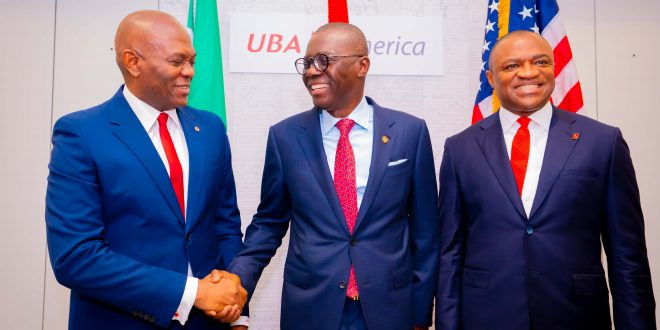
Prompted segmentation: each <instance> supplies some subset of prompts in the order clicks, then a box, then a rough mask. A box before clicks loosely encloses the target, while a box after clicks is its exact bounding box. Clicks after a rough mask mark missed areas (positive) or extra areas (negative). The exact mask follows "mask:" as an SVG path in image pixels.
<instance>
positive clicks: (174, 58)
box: [115, 10, 195, 111]
mask: <svg viewBox="0 0 660 330" xmlns="http://www.w3.org/2000/svg"><path fill="white" fill-rule="evenodd" d="M115 52H116V61H117V65H118V66H119V70H121V73H122V75H123V77H124V82H125V83H126V87H127V88H128V90H129V91H131V93H133V94H134V95H135V96H137V97H138V98H139V99H140V100H142V101H144V102H146V103H147V104H149V105H151V106H152V107H154V108H155V109H157V110H161V111H164V110H169V109H173V108H175V107H180V106H184V105H186V104H187V102H188V94H189V92H190V82H191V80H192V77H193V74H194V69H193V64H194V62H195V50H194V49H193V46H192V42H191V40H190V36H189V35H188V32H187V31H186V28H185V27H183V25H181V23H179V22H178V21H177V20H176V18H174V17H173V16H171V15H169V14H166V13H162V12H158V11H153V10H141V11H137V12H134V13H131V14H129V15H128V16H126V17H125V18H124V19H123V20H122V21H121V23H119V26H118V27H117V33H116V34H115Z"/></svg>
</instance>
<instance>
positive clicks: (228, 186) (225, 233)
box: [215, 117, 243, 269]
mask: <svg viewBox="0 0 660 330" xmlns="http://www.w3.org/2000/svg"><path fill="white" fill-rule="evenodd" d="M215 118H216V119H217V120H218V122H219V124H220V125H222V128H223V129H222V134H223V138H224V153H225V155H224V163H223V164H222V168H221V172H220V173H221V175H223V180H222V181H221V183H220V192H219V194H218V196H217V199H218V200H217V204H216V205H217V206H216V210H215V232H216V235H217V239H218V243H219V246H220V256H218V260H217V263H216V264H217V267H216V268H218V269H225V268H227V266H229V264H230V263H231V261H232V260H233V259H234V257H235V256H236V254H237V253H238V251H239V250H240V249H241V247H242V246H243V242H242V238H243V233H242V232H241V214H240V212H239V210H238V204H237V201H236V199H237V198H236V183H235V181H234V170H233V169H232V164H231V148H230V146H229V139H228V138H227V135H226V133H225V130H224V125H223V124H222V121H221V120H220V118H218V117H215Z"/></svg>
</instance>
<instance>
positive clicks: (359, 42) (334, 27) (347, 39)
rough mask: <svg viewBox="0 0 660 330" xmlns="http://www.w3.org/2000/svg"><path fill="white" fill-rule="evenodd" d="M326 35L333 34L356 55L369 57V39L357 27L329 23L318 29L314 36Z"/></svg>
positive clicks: (347, 24)
mask: <svg viewBox="0 0 660 330" xmlns="http://www.w3.org/2000/svg"><path fill="white" fill-rule="evenodd" d="M326 33H327V34H332V35H333V37H334V38H339V40H340V41H341V42H342V43H344V44H346V45H347V46H348V47H347V49H349V50H350V51H352V52H353V53H354V54H360V55H367V53H368V48H367V38H366V37H365V36H364V33H362V30H360V28H358V27H357V26H355V25H353V24H349V23H328V24H325V25H321V26H320V27H319V28H318V29H316V31H314V33H312V36H314V35H315V34H326Z"/></svg>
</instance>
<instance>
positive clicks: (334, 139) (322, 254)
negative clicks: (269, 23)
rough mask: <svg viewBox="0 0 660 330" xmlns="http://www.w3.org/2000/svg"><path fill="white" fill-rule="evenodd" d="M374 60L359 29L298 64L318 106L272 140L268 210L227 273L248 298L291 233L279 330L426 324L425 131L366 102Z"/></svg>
mask: <svg viewBox="0 0 660 330" xmlns="http://www.w3.org/2000/svg"><path fill="white" fill-rule="evenodd" d="M367 52H368V50H367V43H366V39H365V37H364V35H363V33H362V31H360V30H359V29H358V28H357V27H355V26H353V25H350V24H344V23H331V24H327V25H324V26H322V27H320V28H319V29H318V30H317V31H316V32H314V33H313V34H312V36H311V39H310V41H309V44H308V45H307V50H306V54H305V57H304V58H301V59H298V60H297V61H296V69H297V71H298V73H300V74H301V75H302V80H303V83H304V84H305V87H306V88H307V90H308V92H309V93H310V95H311V96H312V101H313V103H314V107H313V108H312V109H311V110H309V111H306V112H303V113H300V114H298V115H295V116H292V117H290V118H288V119H285V120H283V121H282V122H280V123H278V124H276V125H274V126H273V127H271V129H270V132H269V134H268V144H267V147H266V161H265V164H264V171H263V181H262V187H261V203H260V205H259V207H258V210H257V213H256V214H255V215H254V218H253V220H252V223H251V224H250V226H249V227H248V229H247V231H246V238H245V248H244V249H243V250H241V252H239V254H238V255H237V256H236V258H235V259H234V261H233V262H232V264H231V265H230V267H229V270H230V271H231V272H234V273H236V274H237V275H239V276H240V278H241V280H242V281H243V285H244V286H245V288H246V289H247V290H248V292H249V294H250V295H251V294H252V293H253V292H254V289H255V286H256V284H257V281H258V279H259V277H260V275H261V273H262V271H263V269H264V267H266V265H267V264H268V263H269V261H270V259H271V258H272V256H273V255H274V254H275V252H276V250H277V248H278V247H279V246H280V244H281V243H282V238H283V237H284V236H285V234H286V233H287V230H288V229H289V227H291V231H290V238H289V249H288V254H287V259H286V264H285V267H284V285H283V290H282V305H281V318H280V326H281V328H282V329H301V330H302V329H315V330H325V329H327V330H337V329H367V328H368V329H377V330H388V329H391V330H401V329H413V328H414V327H415V326H418V327H419V328H425V327H428V326H430V324H431V315H432V303H433V294H434V291H435V285H436V282H437V280H436V277H437V262H438V251H439V245H438V228H439V225H438V218H437V190H436V187H437V186H436V180H435V171H434V168H433V166H434V165H433V152H432V150H431V142H430V138H429V133H428V129H427V127H426V124H425V123H424V121H423V120H421V119H418V118H415V117H413V116H411V115H408V114H405V113H403V112H399V111H395V110H391V109H387V108H383V107H381V106H379V105H378V104H376V102H374V100H372V99H371V98H369V97H365V96H364V85H365V78H366V76H367V72H368V70H369V64H370V61H369V57H368V56H367V55H368V54H367Z"/></svg>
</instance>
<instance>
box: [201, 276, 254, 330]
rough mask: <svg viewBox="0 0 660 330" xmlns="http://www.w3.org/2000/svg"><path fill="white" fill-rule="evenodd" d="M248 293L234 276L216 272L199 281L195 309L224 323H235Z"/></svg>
mask: <svg viewBox="0 0 660 330" xmlns="http://www.w3.org/2000/svg"><path fill="white" fill-rule="evenodd" d="M246 301H247V292H246V291H245V289H243V287H242V286H241V284H240V278H238V276H236V275H234V274H230V273H227V272H223V271H219V270H214V271H213V272H211V273H210V274H209V275H207V276H206V277H205V278H203V279H201V280H199V284H198V286H197V296H196V297H195V307H197V308H199V309H200V310H202V311H204V312H205V313H206V315H208V316H210V317H213V318H215V319H217V320H219V321H222V322H233V321H235V320H236V319H238V317H239V316H240V312H241V309H242V308H243V306H244V305H245V302H246Z"/></svg>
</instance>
